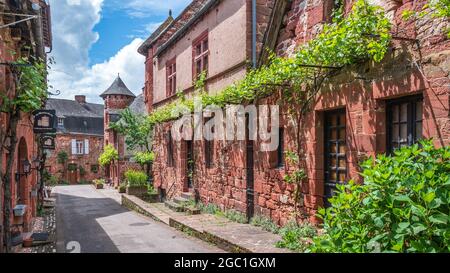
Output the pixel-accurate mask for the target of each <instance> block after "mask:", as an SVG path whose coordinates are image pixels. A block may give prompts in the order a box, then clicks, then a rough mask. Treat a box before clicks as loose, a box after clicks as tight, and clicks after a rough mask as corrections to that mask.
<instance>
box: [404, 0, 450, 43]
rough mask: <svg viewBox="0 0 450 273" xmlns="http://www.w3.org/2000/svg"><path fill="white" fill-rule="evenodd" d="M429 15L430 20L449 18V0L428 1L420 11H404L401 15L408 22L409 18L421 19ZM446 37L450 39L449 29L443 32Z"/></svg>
mask: <svg viewBox="0 0 450 273" xmlns="http://www.w3.org/2000/svg"><path fill="white" fill-rule="evenodd" d="M428 14H431V17H432V18H447V19H449V18H450V0H429V1H428V2H427V3H426V4H425V5H424V6H423V7H422V10H421V11H419V12H417V11H414V10H408V9H407V10H404V11H403V13H402V16H403V19H405V20H409V19H411V18H416V19H417V18H422V17H424V16H426V15H428ZM445 31H446V32H447V37H448V38H449V39H450V28H448V29H446V30H445Z"/></svg>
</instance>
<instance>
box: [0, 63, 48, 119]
mask: <svg viewBox="0 0 450 273" xmlns="http://www.w3.org/2000/svg"><path fill="white" fill-rule="evenodd" d="M11 67H12V73H13V75H14V81H15V95H14V96H8V92H10V91H12V90H6V91H7V92H6V93H1V94H0V96H1V101H2V103H1V105H0V111H1V112H5V113H9V112H10V111H11V110H12V111H21V112H24V113H31V112H33V111H34V110H37V109H40V108H41V107H42V106H43V104H44V102H45V101H46V99H47V97H48V92H47V65H46V64H45V63H44V62H42V61H41V60H38V59H35V58H34V57H29V58H20V59H19V60H17V61H16V62H15V63H13V64H12V65H11Z"/></svg>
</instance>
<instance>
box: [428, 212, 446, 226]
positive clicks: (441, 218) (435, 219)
mask: <svg viewBox="0 0 450 273" xmlns="http://www.w3.org/2000/svg"><path fill="white" fill-rule="evenodd" d="M428 219H429V220H430V222H432V223H435V224H444V225H445V224H447V222H448V215H445V214H443V213H439V214H433V215H431V216H430V217H429V218H428Z"/></svg>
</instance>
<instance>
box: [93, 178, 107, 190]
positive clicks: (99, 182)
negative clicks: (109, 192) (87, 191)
mask: <svg viewBox="0 0 450 273" xmlns="http://www.w3.org/2000/svg"><path fill="white" fill-rule="evenodd" d="M94 185H95V188H96V189H97V190H101V189H103V187H104V185H105V180H104V179H96V180H94Z"/></svg>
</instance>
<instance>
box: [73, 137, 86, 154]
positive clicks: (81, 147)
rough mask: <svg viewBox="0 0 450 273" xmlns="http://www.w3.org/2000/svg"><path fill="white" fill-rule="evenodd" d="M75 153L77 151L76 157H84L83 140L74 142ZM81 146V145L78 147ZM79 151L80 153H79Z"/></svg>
mask: <svg viewBox="0 0 450 273" xmlns="http://www.w3.org/2000/svg"><path fill="white" fill-rule="evenodd" d="M75 143H76V151H77V153H76V154H77V155H84V140H76V141H75ZM80 144H81V145H80ZM80 150H81V152H80Z"/></svg>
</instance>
